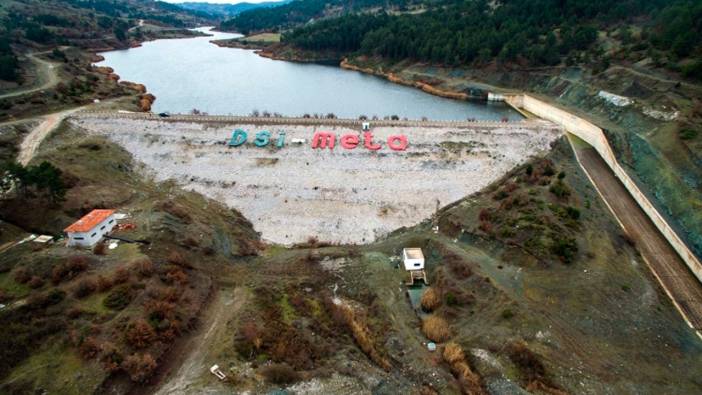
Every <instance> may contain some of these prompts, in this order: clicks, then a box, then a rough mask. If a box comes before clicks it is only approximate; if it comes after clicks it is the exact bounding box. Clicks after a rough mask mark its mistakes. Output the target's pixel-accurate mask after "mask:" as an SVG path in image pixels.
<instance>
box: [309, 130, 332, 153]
mask: <svg viewBox="0 0 702 395" xmlns="http://www.w3.org/2000/svg"><path fill="white" fill-rule="evenodd" d="M335 141H336V135H335V134H334V133H329V132H316V133H315V134H314V136H313V137H312V148H327V146H328V147H329V149H334V142H335Z"/></svg>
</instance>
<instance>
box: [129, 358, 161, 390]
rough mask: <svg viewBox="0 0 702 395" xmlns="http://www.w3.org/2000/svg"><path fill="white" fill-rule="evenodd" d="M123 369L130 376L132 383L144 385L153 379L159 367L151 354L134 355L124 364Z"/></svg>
mask: <svg viewBox="0 0 702 395" xmlns="http://www.w3.org/2000/svg"><path fill="white" fill-rule="evenodd" d="M121 366H122V369H124V371H125V372H127V374H128V375H129V378H131V379H132V381H136V382H138V383H143V382H144V381H146V379H148V378H149V377H151V375H152V374H153V372H154V370H156V367H157V366H158V365H157V364H156V360H155V359H154V358H153V357H152V356H151V354H148V353H147V354H132V355H130V356H128V357H127V358H125V359H124V361H123V362H122V365H121Z"/></svg>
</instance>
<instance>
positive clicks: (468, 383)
mask: <svg viewBox="0 0 702 395" xmlns="http://www.w3.org/2000/svg"><path fill="white" fill-rule="evenodd" d="M442 357H443V358H444V361H446V363H448V364H449V366H450V368H451V373H453V375H454V377H456V379H457V380H458V382H459V383H460V384H461V391H462V392H463V393H465V394H485V393H486V392H485V390H484V389H483V387H482V384H481V379H480V376H479V375H478V374H477V373H475V372H473V370H472V369H471V368H470V365H468V361H467V360H466V355H465V353H464V352H463V348H461V346H459V345H458V344H457V343H453V342H451V343H448V344H446V346H444V351H443V353H442Z"/></svg>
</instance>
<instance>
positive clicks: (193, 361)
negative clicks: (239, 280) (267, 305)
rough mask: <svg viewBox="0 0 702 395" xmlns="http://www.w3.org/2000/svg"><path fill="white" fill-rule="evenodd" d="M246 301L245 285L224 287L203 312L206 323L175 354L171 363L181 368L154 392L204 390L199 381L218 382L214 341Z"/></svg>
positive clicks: (167, 394) (160, 393) (194, 391)
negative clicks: (213, 354)
mask: <svg viewBox="0 0 702 395" xmlns="http://www.w3.org/2000/svg"><path fill="white" fill-rule="evenodd" d="M245 301H246V294H245V292H244V291H243V290H242V289H241V288H237V289H234V290H232V289H220V290H219V291H218V292H217V293H216V294H215V295H214V297H213V300H212V303H211V305H210V306H209V307H208V309H207V311H206V312H205V314H203V317H202V318H201V320H202V325H201V327H200V328H199V329H198V331H197V332H196V333H195V334H194V335H193V336H192V337H191V338H190V339H188V341H187V344H184V345H183V347H182V348H181V350H176V352H174V353H171V355H170V358H172V360H171V361H170V363H171V364H173V366H179V368H178V369H177V371H173V372H171V374H170V375H169V376H167V377H166V378H165V381H164V382H163V384H162V385H161V386H160V388H158V389H157V390H156V391H153V392H154V393H156V394H158V395H170V394H186V393H202V392H201V391H200V389H199V386H198V384H201V383H202V382H205V383H209V385H212V383H217V379H216V378H215V377H214V376H213V375H212V373H210V372H209V369H210V367H211V366H212V365H214V364H216V363H217V361H215V360H213V359H210V358H213V357H212V355H209V351H210V350H212V349H217V347H216V346H214V347H213V346H212V344H217V343H218V342H220V341H222V338H223V336H226V335H227V334H226V329H227V328H226V323H227V321H228V320H229V319H230V318H231V317H233V316H234V315H236V314H237V313H238V312H239V310H240V309H241V308H242V307H243V305H244V303H245ZM173 359H175V360H173ZM223 369H225V368H223ZM225 370H226V369H225Z"/></svg>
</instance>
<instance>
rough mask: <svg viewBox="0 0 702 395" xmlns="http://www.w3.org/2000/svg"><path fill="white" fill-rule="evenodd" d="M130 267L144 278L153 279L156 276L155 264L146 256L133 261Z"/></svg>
mask: <svg viewBox="0 0 702 395" xmlns="http://www.w3.org/2000/svg"><path fill="white" fill-rule="evenodd" d="M129 266H130V268H131V269H132V270H133V271H135V272H136V273H138V274H139V275H140V276H141V277H143V278H147V277H151V275H153V274H154V263H153V262H151V259H149V257H146V256H145V257H141V258H137V259H135V260H133V261H132V263H131V264H130V265H129Z"/></svg>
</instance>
